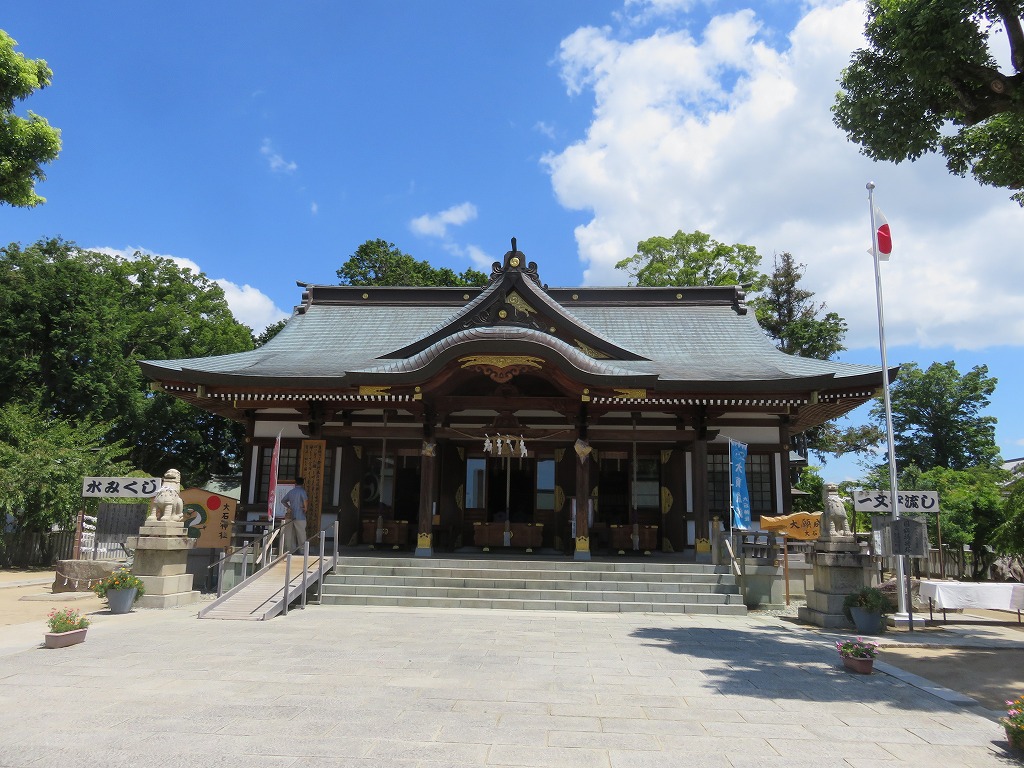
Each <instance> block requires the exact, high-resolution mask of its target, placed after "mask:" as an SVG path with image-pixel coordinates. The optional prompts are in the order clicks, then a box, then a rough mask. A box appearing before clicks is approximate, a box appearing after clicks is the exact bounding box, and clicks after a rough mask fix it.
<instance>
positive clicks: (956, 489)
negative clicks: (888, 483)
mask: <svg viewBox="0 0 1024 768" xmlns="http://www.w3.org/2000/svg"><path fill="white" fill-rule="evenodd" d="M1005 475H1006V473H1005V472H1003V471H1002V470H1000V469H998V468H995V467H984V466H982V467H971V468H970V469H964V470H954V469H947V468H945V467H934V468H933V469H930V470H928V471H927V472H922V473H921V474H920V476H919V477H918V478H917V481H916V482H913V481H911V480H908V481H907V482H906V483H905V482H904V481H903V480H901V482H900V487H901V488H904V487H907V488H912V489H913V490H922V491H938V493H939V506H940V509H941V515H942V520H941V525H942V543H943V544H944V545H951V546H952V547H953V548H954V549H955V550H958V551H961V552H962V550H963V545H964V544H967V545H969V546H970V548H971V552H972V553H973V555H974V556H973V557H972V558H971V569H972V576H973V578H976V579H977V578H982V577H983V576H984V575H985V573H986V572H987V570H988V566H989V565H990V564H991V561H992V557H991V556H990V555H989V554H988V552H987V550H986V548H985V547H986V545H990V544H992V543H993V541H994V540H995V533H996V531H997V529H999V527H1000V526H1001V525H1002V524H1003V522H1004V520H1005V512H1004V499H1003V481H1004V480H1005ZM936 522H937V521H936V519H935V518H934V517H929V520H928V524H929V531H930V534H931V537H932V541H937V536H938V531H937V529H936Z"/></svg>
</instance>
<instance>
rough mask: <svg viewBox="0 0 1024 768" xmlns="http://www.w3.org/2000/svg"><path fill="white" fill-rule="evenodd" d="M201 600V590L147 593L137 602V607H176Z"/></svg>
mask: <svg viewBox="0 0 1024 768" xmlns="http://www.w3.org/2000/svg"><path fill="white" fill-rule="evenodd" d="M197 602H199V592H197V591H192V592H175V593H174V594H171V595H150V594H145V595H143V596H142V597H140V598H139V599H138V600H137V601H136V603H135V607H136V608H176V607H177V606H179V605H191V604H192V603H197Z"/></svg>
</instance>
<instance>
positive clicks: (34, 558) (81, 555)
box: [0, 503, 149, 568]
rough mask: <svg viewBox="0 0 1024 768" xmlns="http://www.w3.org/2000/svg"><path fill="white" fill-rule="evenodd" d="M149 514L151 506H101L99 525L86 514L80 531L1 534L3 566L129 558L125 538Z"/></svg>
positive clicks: (35, 565) (97, 520)
mask: <svg viewBox="0 0 1024 768" xmlns="http://www.w3.org/2000/svg"><path fill="white" fill-rule="evenodd" d="M148 513H149V505H148V504H111V503H101V504H100V505H99V509H98V511H97V513H96V518H95V523H94V524H90V523H87V522H86V521H85V519H84V515H82V516H80V520H79V526H78V530H72V531H49V532H46V533H25V532H22V533H0V567H2V568H36V567H43V568H45V567H47V566H51V565H54V564H55V563H56V562H57V561H58V560H76V559H78V560H108V559H121V558H124V557H127V555H128V553H127V551H126V550H125V548H124V546H123V545H124V542H125V539H126V538H127V537H129V536H135V535H137V534H138V532H139V528H141V527H142V524H143V522H145V520H146V515H147V514H148ZM89 528H92V529H93V530H89ZM76 543H77V546H76Z"/></svg>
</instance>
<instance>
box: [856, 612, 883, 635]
mask: <svg viewBox="0 0 1024 768" xmlns="http://www.w3.org/2000/svg"><path fill="white" fill-rule="evenodd" d="M850 616H852V617H853V625H854V626H855V627H856V628H857V631H858V632H860V633H861V634H862V635H877V634H879V633H881V631H882V614H880V613H878V612H877V611H869V610H866V609H864V608H857V607H856V606H852V607H851V608H850Z"/></svg>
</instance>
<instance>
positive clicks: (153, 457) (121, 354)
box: [0, 239, 252, 483]
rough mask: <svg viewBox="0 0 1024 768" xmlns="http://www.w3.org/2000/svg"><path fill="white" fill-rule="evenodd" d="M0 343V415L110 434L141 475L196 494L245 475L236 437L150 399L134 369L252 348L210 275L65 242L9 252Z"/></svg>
mask: <svg viewBox="0 0 1024 768" xmlns="http://www.w3.org/2000/svg"><path fill="white" fill-rule="evenodd" d="M0 338H3V339H4V344H3V345H0V405H5V404H7V403H20V404H24V405H29V406H32V407H35V408H37V409H38V410H39V411H40V412H41V413H43V414H45V415H47V416H52V417H56V418H60V419H67V420H69V421H71V422H72V423H85V422H87V421H93V422H103V423H106V424H107V425H108V429H107V438H108V439H110V440H116V439H121V440H124V441H125V444H126V445H127V446H128V447H129V460H130V461H131V463H132V465H133V466H135V467H137V468H138V469H141V470H144V471H146V472H148V473H150V474H153V475H161V474H163V472H164V471H166V470H167V469H169V468H171V467H174V468H176V469H179V470H181V472H182V475H183V479H184V480H185V482H187V483H195V482H200V481H203V480H205V479H206V478H207V477H208V476H209V475H211V474H220V473H225V472H229V471H231V470H232V469H233V467H234V466H235V464H236V463H237V459H238V454H239V451H240V450H241V438H242V435H241V433H240V430H239V428H238V426H237V425H235V424H234V423H233V422H229V421H227V420H225V419H223V418H221V417H218V416H214V415H212V414H209V413H206V412H205V411H201V410H200V409H198V408H194V407H192V406H190V405H188V404H187V403H184V402H182V401H180V400H177V399H176V398H172V397H170V396H169V395H165V394H162V393H154V392H151V391H149V388H148V384H147V382H146V381H145V380H144V379H143V377H142V374H141V371H140V370H139V367H138V364H137V363H138V361H139V360H144V359H156V360H162V359H173V358H188V357H204V356H207V355H218V354H226V353H230V352H239V351H243V350H246V349H251V348H252V336H251V331H250V330H249V328H247V327H246V326H244V325H242V324H240V323H238V322H237V321H236V320H235V319H234V317H233V316H232V314H231V311H230V309H229V308H228V305H227V302H226V300H225V298H224V292H223V291H222V290H221V288H220V287H219V286H218V285H217V284H216V283H214V282H212V281H211V280H209V279H208V278H207V277H206V276H205V275H203V274H195V273H193V272H192V271H191V270H188V269H182V268H180V267H178V266H177V265H176V264H175V263H174V262H173V261H171V260H169V259H165V258H160V257H153V256H147V255H143V254H136V255H135V258H133V259H130V260H125V259H121V258H118V257H115V256H108V255H106V254H102V253H96V252H91V251H85V250H82V249H79V248H78V247H77V246H75V245H74V243H71V242H68V241H64V240H59V239H55V240H44V241H40V242H38V243H35V244H33V245H31V246H28V247H26V248H22V247H21V246H20V245H18V244H11V245H9V246H7V247H6V248H2V249H0Z"/></svg>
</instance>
